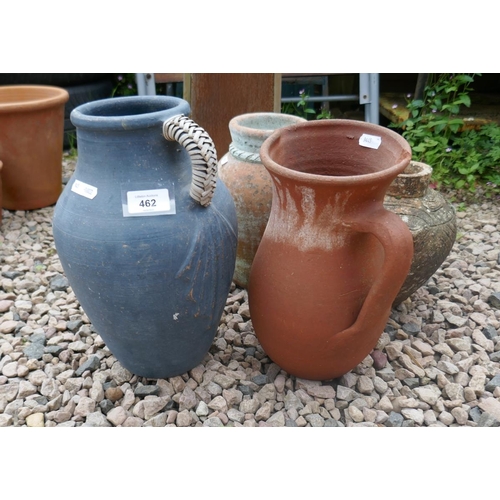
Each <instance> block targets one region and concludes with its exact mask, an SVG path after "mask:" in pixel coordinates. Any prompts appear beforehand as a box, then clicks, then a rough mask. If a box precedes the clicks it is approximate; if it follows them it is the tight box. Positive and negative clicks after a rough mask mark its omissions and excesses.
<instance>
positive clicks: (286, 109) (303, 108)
mask: <svg viewBox="0 0 500 500" xmlns="http://www.w3.org/2000/svg"><path fill="white" fill-rule="evenodd" d="M299 97H300V101H298V102H285V103H283V105H282V106H281V112H282V113H285V114H288V115H295V116H300V117H301V118H305V119H306V120H312V119H316V120H323V119H329V118H331V117H332V116H331V114H330V111H327V110H324V109H322V110H321V111H320V112H319V113H318V112H317V111H316V109H314V107H313V106H311V105H310V104H308V102H307V100H308V99H309V94H307V93H306V92H305V91H304V90H301V91H300V92H299Z"/></svg>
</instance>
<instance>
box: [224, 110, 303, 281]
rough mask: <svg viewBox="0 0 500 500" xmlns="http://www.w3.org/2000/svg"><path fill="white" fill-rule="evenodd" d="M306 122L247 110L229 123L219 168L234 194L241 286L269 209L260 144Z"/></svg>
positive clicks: (237, 273) (236, 277)
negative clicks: (282, 129) (280, 130)
mask: <svg viewBox="0 0 500 500" xmlns="http://www.w3.org/2000/svg"><path fill="white" fill-rule="evenodd" d="M305 121H306V120H305V119H304V118H300V117H298V116H293V115H286V114H282V113H246V114H244V115H239V116H235V117H234V118H233V119H232V120H231V121H230V122H229V132H230V134H231V139H232V142H231V144H230V146H229V152H228V153H226V154H225V155H224V156H223V157H222V158H221V160H220V162H219V169H218V171H219V177H220V178H221V179H222V180H223V182H224V184H225V185H226V186H227V188H228V189H229V192H230V193H231V196H232V197H233V200H234V204H235V207H236V214H237V216H238V250H237V252H236V267H235V270H234V277H233V281H234V282H235V283H236V285H238V286H240V287H243V288H246V287H247V286H248V278H249V275H250V268H251V266H252V262H253V258H254V256H255V252H256V251H257V248H258V246H259V243H260V239H261V238H262V235H263V233H264V229H265V228H266V224H267V220H268V219H269V212H270V211H271V199H272V191H271V178H270V177H269V174H268V173H267V170H266V169H265V168H264V166H263V165H262V162H261V161H260V155H259V151H260V147H261V146H262V143H263V142H264V141H265V140H266V139H267V138H268V137H269V136H270V135H271V134H272V133H273V132H274V131H275V130H276V129H278V128H280V127H285V126H287V125H292V124H293V123H302V122H305Z"/></svg>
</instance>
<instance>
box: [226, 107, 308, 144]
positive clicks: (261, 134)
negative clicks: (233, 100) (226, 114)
mask: <svg viewBox="0 0 500 500" xmlns="http://www.w3.org/2000/svg"><path fill="white" fill-rule="evenodd" d="M305 121H306V120H305V119H304V118H301V117H299V116H294V115H287V114H284V113H272V112H258V113H245V114H242V115H238V116H235V117H234V118H232V119H231V121H230V122H229V133H230V134H231V139H232V141H233V144H234V146H236V147H237V148H238V149H241V150H242V151H247V152H250V153H259V150H260V147H261V146H262V143H263V142H264V141H265V140H266V139H267V138H268V137H270V136H271V135H272V134H273V132H274V131H275V130H277V129H278V128H282V127H287V126H289V125H294V124H297V123H303V122H305Z"/></svg>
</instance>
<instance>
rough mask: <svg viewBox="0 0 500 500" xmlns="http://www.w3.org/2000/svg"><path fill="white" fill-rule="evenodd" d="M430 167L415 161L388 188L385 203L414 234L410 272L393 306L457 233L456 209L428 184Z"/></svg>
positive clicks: (421, 280)
mask: <svg viewBox="0 0 500 500" xmlns="http://www.w3.org/2000/svg"><path fill="white" fill-rule="evenodd" d="M431 175H432V168H431V167H430V166H429V165H427V164H425V163H420V162H416V161H412V162H410V164H409V165H408V167H407V168H406V169H405V170H404V172H402V173H401V174H399V175H398V176H397V177H396V179H394V182H393V183H392V184H391V185H390V186H389V189H388V190H387V196H386V197H385V201H384V206H385V208H387V209H388V210H390V211H391V212H394V213H396V214H398V215H399V216H400V217H401V219H402V220H403V221H404V222H405V223H406V224H407V225H408V228H409V229H410V231H411V234H412V236H413V244H414V255H413V261H412V264H411V268H410V272H409V273H408V276H407V278H406V280H405V282H404V284H403V286H402V287H401V290H400V291H399V293H398V295H397V297H396V299H395V300H394V303H393V306H397V305H398V304H400V303H401V302H403V301H404V300H405V299H407V298H408V297H409V296H410V295H411V294H413V293H414V292H415V291H416V290H418V289H419V288H420V287H421V286H422V285H424V284H425V283H426V282H427V280H428V279H429V278H430V277H431V276H432V275H433V274H434V273H435V272H436V271H437V270H438V268H439V266H441V264H442V263H443V262H444V261H445V259H446V257H447V256H448V254H449V253H450V252H451V249H452V247H453V244H454V243H455V238H456V235H457V224H456V215H455V211H454V209H453V207H452V205H451V204H450V203H448V202H447V201H446V199H445V198H444V197H443V195H442V194H441V193H439V192H437V191H435V190H434V189H430V188H429V182H430V180H431Z"/></svg>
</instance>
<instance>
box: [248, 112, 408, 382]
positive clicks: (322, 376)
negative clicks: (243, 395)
mask: <svg viewBox="0 0 500 500" xmlns="http://www.w3.org/2000/svg"><path fill="white" fill-rule="evenodd" d="M363 134H369V135H371V136H377V137H381V144H380V146H379V148H378V149H372V148H368V147H363V146H361V145H360V143H359V140H360V137H361V136H362V135H363ZM260 154H261V159H262V163H263V164H264V166H265V167H266V168H267V170H268V171H269V173H270V175H271V179H272V186H273V187H272V189H273V201H272V208H271V214H270V218H269V222H268V225H267V227H266V230H265V232H264V235H263V237H262V240H261V243H260V246H259V248H258V250H257V253H256V255H255V258H254V261H253V266H252V270H251V273H250V283H249V289H248V293H249V306H250V314H251V317H252V323H253V326H254V329H255V333H256V335H257V337H258V339H259V341H260V343H261V345H262V347H263V349H264V350H265V351H266V353H267V354H268V355H269V356H270V357H271V358H272V359H273V361H274V362H276V363H277V364H278V365H279V366H281V368H283V369H284V370H286V371H287V372H288V373H290V374H292V375H295V376H298V377H301V378H305V379H311V380H328V379H333V378H336V377H339V376H341V375H343V374H345V373H347V372H348V371H349V370H351V369H352V368H354V367H355V366H356V365H357V364H358V363H360V362H361V361H362V360H363V359H364V358H365V357H366V356H367V355H368V354H369V353H370V351H371V350H372V349H373V347H374V346H375V344H376V343H377V340H378V338H379V337H380V335H381V333H382V332H383V330H384V327H385V325H386V322H387V319H388V317H389V314H390V310H391V305H392V302H393V300H394V298H395V297H396V294H397V293H398V291H399V289H400V287H401V285H402V284H403V282H404V280H405V278H406V276H407V273H408V270H409V268H410V264H411V259H412V256H413V240H412V235H411V233H410V231H409V229H408V227H407V226H406V224H404V222H403V221H402V220H401V219H400V218H399V217H398V216H397V215H396V214H394V213H391V212H389V211H388V210H386V209H385V208H384V206H383V201H384V195H385V192H386V190H387V188H388V186H389V185H390V183H391V182H392V180H393V179H394V178H395V177H396V176H397V175H398V173H400V172H402V171H403V170H404V169H405V167H406V166H407V165H408V163H409V161H410V157H411V150H410V147H409V145H408V143H407V142H406V141H405V140H404V139H403V138H402V137H401V136H399V135H398V134H396V133H395V132H392V131H390V130H389V129H386V128H383V127H379V126H377V125H372V124H369V123H364V122H357V121H352V120H322V121H316V122H307V123H304V124H301V125H296V126H291V127H286V128H282V129H279V130H277V131H276V132H275V133H274V134H273V135H272V136H271V137H270V138H269V139H267V140H266V141H265V142H264V144H263V146H262V148H261V153H260Z"/></svg>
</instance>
